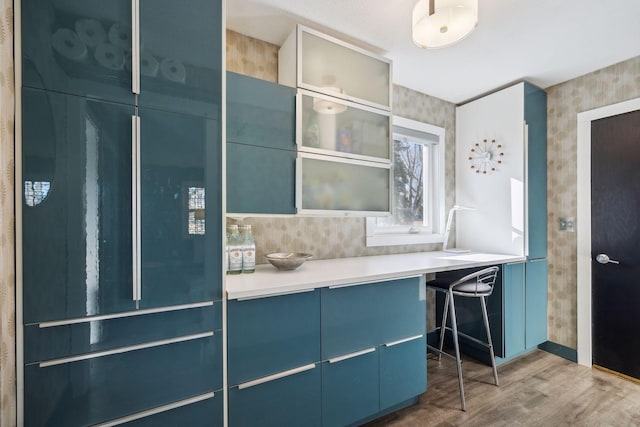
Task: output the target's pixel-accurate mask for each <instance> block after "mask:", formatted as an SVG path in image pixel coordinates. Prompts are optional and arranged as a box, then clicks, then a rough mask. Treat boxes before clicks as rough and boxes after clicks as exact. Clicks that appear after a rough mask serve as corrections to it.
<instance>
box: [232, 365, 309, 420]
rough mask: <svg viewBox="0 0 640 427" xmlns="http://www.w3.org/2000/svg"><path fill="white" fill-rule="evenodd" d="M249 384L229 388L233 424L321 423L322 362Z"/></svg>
mask: <svg viewBox="0 0 640 427" xmlns="http://www.w3.org/2000/svg"><path fill="white" fill-rule="evenodd" d="M311 366H313V365H310V366H309V368H310V369H307V370H304V371H302V372H298V373H294V374H291V375H287V376H284V377H282V378H277V379H273V380H271V381H267V382H264V383H261V384H257V385H253V386H251V387H247V388H242V389H241V388H239V387H233V388H230V389H229V425H230V426H233V427H243V426H247V427H253V426H261V427H268V426H272V427H282V426H305V427H306V426H319V425H320V407H321V403H320V395H321V393H320V385H321V381H320V379H321V378H320V365H315V366H313V367H311Z"/></svg>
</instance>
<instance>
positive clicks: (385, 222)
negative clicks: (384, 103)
mask: <svg viewBox="0 0 640 427" xmlns="http://www.w3.org/2000/svg"><path fill="white" fill-rule="evenodd" d="M444 133H445V132H444V129H443V128H441V127H437V126H432V125H428V124H426V123H421V122H417V121H415V120H409V119H405V118H403V117H394V118H393V189H392V191H393V206H392V209H391V212H392V215H391V216H387V217H379V218H367V246H391V245H410V244H422V243H439V242H442V238H443V233H444V223H443V219H444Z"/></svg>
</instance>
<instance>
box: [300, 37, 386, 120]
mask: <svg viewBox="0 0 640 427" xmlns="http://www.w3.org/2000/svg"><path fill="white" fill-rule="evenodd" d="M298 37H299V43H300V48H299V49H300V53H301V55H299V56H298V57H299V58H301V59H300V63H299V65H298V67H299V72H300V74H299V78H298V86H300V87H303V88H305V89H311V90H314V91H320V92H323V93H327V94H332V95H335V96H339V97H341V98H345V99H351V100H354V101H356V102H362V103H365V104H368V105H371V106H374V107H379V108H385V109H389V108H390V105H391V103H390V100H391V95H390V94H391V90H390V88H391V84H390V82H391V63H390V61H389V60H387V59H385V58H382V57H379V56H376V55H373V54H371V53H369V52H366V51H364V50H362V49H360V48H357V47H355V46H351V45H348V44H346V43H344V42H342V41H340V40H337V39H334V38H332V37H329V36H325V35H323V34H320V33H317V32H315V31H313V30H311V29H308V28H304V27H298Z"/></svg>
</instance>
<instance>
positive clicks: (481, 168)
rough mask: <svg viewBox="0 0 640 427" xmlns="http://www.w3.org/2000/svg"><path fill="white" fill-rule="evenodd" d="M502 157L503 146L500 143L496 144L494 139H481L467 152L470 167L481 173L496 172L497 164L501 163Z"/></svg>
mask: <svg viewBox="0 0 640 427" xmlns="http://www.w3.org/2000/svg"><path fill="white" fill-rule="evenodd" d="M503 157H504V147H503V145H502V144H498V143H497V142H496V140H495V139H491V140H489V139H483V140H482V142H476V143H475V144H474V146H473V147H472V148H471V151H470V152H469V162H470V163H471V169H472V170H474V171H475V172H476V173H478V174H483V175H486V174H488V173H492V172H496V171H497V170H498V166H499V165H501V164H502V159H503Z"/></svg>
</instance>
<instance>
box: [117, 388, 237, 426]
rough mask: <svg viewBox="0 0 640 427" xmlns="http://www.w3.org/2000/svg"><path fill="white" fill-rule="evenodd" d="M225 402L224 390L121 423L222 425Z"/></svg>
mask: <svg viewBox="0 0 640 427" xmlns="http://www.w3.org/2000/svg"><path fill="white" fill-rule="evenodd" d="M223 403H224V402H223V398H222V392H218V393H215V394H214V396H213V397H208V398H206V399H203V400H200V401H197V402H194V403H189V404H186V405H184V406H179V407H177V408H175V409H169V410H166V411H163V412H160V413H157V414H153V415H149V416H145V417H141V418H137V419H135V420H132V421H129V422H126V423H124V424H121V425H122V426H125V427H158V426H173V427H178V426H189V427H221V426H222V425H223V423H222V420H223Z"/></svg>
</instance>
